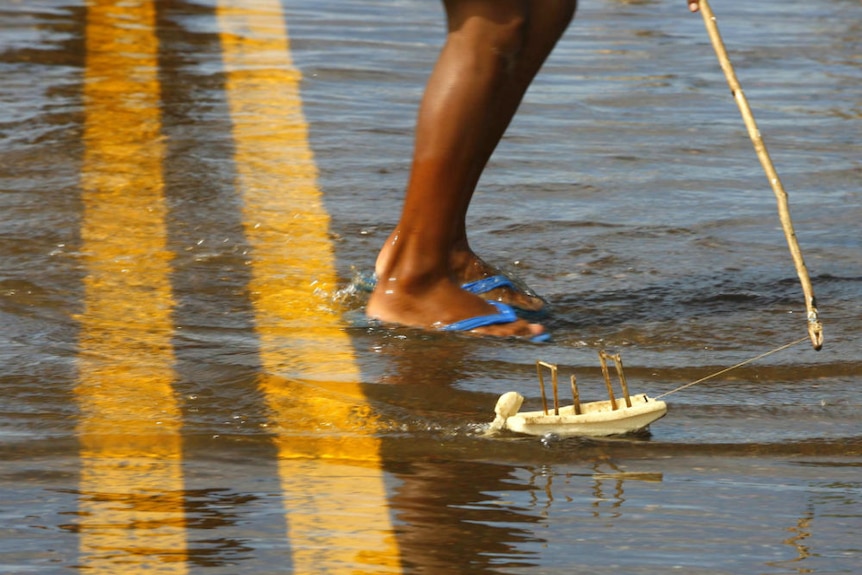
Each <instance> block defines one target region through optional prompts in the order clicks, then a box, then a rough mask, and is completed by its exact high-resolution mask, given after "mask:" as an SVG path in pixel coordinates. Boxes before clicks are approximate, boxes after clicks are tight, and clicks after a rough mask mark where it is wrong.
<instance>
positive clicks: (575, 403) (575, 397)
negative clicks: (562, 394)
mask: <svg viewBox="0 0 862 575" xmlns="http://www.w3.org/2000/svg"><path fill="white" fill-rule="evenodd" d="M571 380H572V407H574V409H575V415H580V414H581V394H580V393H578V383H577V381H575V374H574V373H573V374H572V377H571Z"/></svg>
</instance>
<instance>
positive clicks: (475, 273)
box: [450, 250, 545, 312]
mask: <svg viewBox="0 0 862 575" xmlns="http://www.w3.org/2000/svg"><path fill="white" fill-rule="evenodd" d="M450 259H451V262H452V268H453V270H454V273H455V277H456V279H457V280H458V282H459V283H460V284H461V287H462V288H463V289H465V290H467V291H469V292H471V293H474V294H476V295H478V296H480V297H481V298H482V299H485V300H488V301H498V302H501V303H505V304H507V305H510V306H512V307H514V308H517V309H520V310H523V311H528V312H538V311H542V309H543V308H544V307H545V301H544V300H543V299H542V298H540V297H539V296H537V295H536V294H535V293H533V291H532V290H530V289H529V288H528V287H526V286H524V285H519V284H518V282H516V281H515V280H512V278H510V277H509V276H508V275H506V274H505V273H503V272H501V271H500V270H498V269H497V268H495V267H494V266H492V265H490V264H488V263H486V262H485V261H483V260H482V259H481V258H480V257H479V256H477V255H476V254H475V253H473V252H472V251H470V250H466V251H458V252H453V254H452V256H451V258H450Z"/></svg>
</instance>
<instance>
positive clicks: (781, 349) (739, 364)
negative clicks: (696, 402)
mask: <svg viewBox="0 0 862 575" xmlns="http://www.w3.org/2000/svg"><path fill="white" fill-rule="evenodd" d="M803 341H808V337H803V338H801V339H797V340H796V341H792V342H790V343H788V344H785V345H782V346H781V347H777V348H775V349H773V350H772V351H767V352H766V353H761V354H760V355H758V356H757V357H752V358H751V359H746V360H745V361H742V362H740V363H737V364H736V365H732V366H730V367H728V368H726V369H722V370H721V371H719V372H717V373H713V374H712V375H707V376H706V377H702V378H700V379H698V380H697V381H692V382H691V383H686V384H685V385H682V386H680V387H677V388H676V389H672V390H670V391H668V392H667V393H663V394H661V395H659V396H656V397H655V399H661V398H662V397H665V396H667V395H670V394H671V393H676V392H677V391H682V390H683V389H686V388H688V387H691V386H692V385H697V384H698V383H703V382H704V381H706V380H708V379H712V378H713V377H718V376H719V375H723V374H725V373H727V372H728V371H732V370H734V369H736V368H738V367H742V366H743V365H746V364H749V363H752V362H755V361H757V360H758V359H763V358H764V357H766V356H768V355H772V354H773V353H778V352H779V351H784V350H785V349H787V348H788V347H793V346H794V345H797V344H800V343H802V342H803Z"/></svg>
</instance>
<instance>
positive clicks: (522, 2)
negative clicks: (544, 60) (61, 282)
mask: <svg viewBox="0 0 862 575" xmlns="http://www.w3.org/2000/svg"><path fill="white" fill-rule="evenodd" d="M530 1H531V0H514V1H505V0H493V1H490V2H489V1H481V0H480V1H471V0H466V1H465V0H449V1H447V2H446V6H447V12H448V16H449V32H450V34H455V35H457V36H458V37H460V39H461V41H462V42H465V43H468V44H469V45H471V46H472V51H473V53H474V54H477V55H479V54H482V53H484V54H486V55H489V56H493V57H494V58H495V59H499V60H501V61H502V62H504V63H506V64H512V63H513V62H515V61H516V60H517V59H518V57H519V55H520V54H521V53H522V52H523V49H524V45H525V43H526V40H527V30H528V24H529V13H530Z"/></svg>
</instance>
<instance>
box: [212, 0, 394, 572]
mask: <svg viewBox="0 0 862 575" xmlns="http://www.w3.org/2000/svg"><path fill="white" fill-rule="evenodd" d="M218 18H219V27H220V30H221V40H222V51H223V58H224V64H225V68H226V73H227V80H226V85H227V94H228V101H229V105H230V113H231V117H232V121H233V134H234V142H235V150H236V151H235V165H236V170H237V179H238V181H237V185H238V187H239V189H240V191H241V194H242V198H243V201H244V210H243V212H244V214H243V216H244V221H245V226H246V230H245V231H246V235H247V237H248V240H249V242H250V244H251V246H252V252H253V262H252V280H251V292H252V298H253V302H254V305H255V314H256V326H257V331H258V335H259V338H260V346H261V350H260V354H261V360H262V365H263V371H264V374H263V375H262V376H261V379H260V384H259V385H260V388H261V390H262V391H263V392H264V394H265V396H266V398H267V401H268V405H269V408H270V409H271V411H272V417H273V423H274V428H275V430H276V434H277V438H276V443H277V446H278V449H279V454H280V458H279V473H280V476H281V485H282V489H283V491H284V497H285V502H286V508H287V513H288V516H287V524H288V525H287V530H288V537H289V539H290V542H291V546H292V552H293V555H292V556H293V563H294V571H295V572H296V573H314V572H327V573H345V572H350V573H354V572H363V573H393V572H399V571H400V560H399V557H398V549H397V545H396V543H395V539H394V536H393V531H392V523H391V519H390V516H389V506H388V504H387V499H386V489H385V486H384V485H383V473H382V471H381V468H380V467H381V461H380V454H379V453H380V445H379V440H378V439H377V438H376V437H375V436H374V432H375V430H376V421H375V419H374V418H373V417H372V416H371V415H370V414H371V410H370V408H369V406H368V402H367V400H366V398H365V397H364V395H363V393H362V390H361V389H360V387H359V385H358V384H357V383H356V382H358V381H359V379H360V376H359V370H358V367H357V365H356V362H355V358H354V355H353V350H352V348H351V345H350V341H349V338H348V336H347V334H346V333H345V331H344V325H343V322H342V320H341V318H340V316H339V314H338V310H337V309H334V306H333V304H332V302H331V299H330V297H329V296H331V291H332V290H333V289H334V287H335V285H336V279H335V271H334V256H333V249H332V245H331V242H330V240H329V238H328V235H327V234H328V228H329V216H328V214H327V212H326V211H325V209H324V207H323V205H322V201H321V192H320V190H319V187H318V183H317V168H316V166H315V164H314V159H313V156H312V152H311V148H310V146H309V141H308V126H307V124H306V120H305V117H304V115H303V112H302V106H301V99H300V94H299V83H300V80H301V75H300V72H299V71H298V70H297V69H296V68H295V67H294V65H293V62H292V60H291V55H290V47H289V43H288V38H287V33H286V28H285V19H284V14H283V13H282V10H281V6H280V3H279V1H278V0H257V1H253V2H252V1H246V2H243V1H237V0H222V1H220V2H219V5H218Z"/></svg>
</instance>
